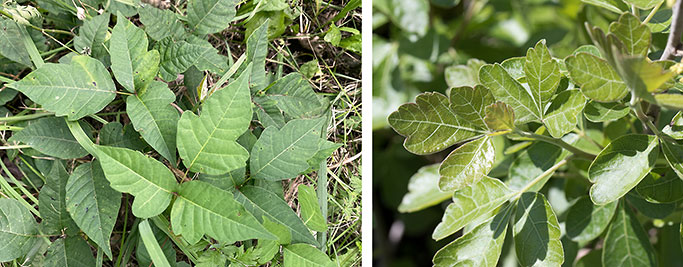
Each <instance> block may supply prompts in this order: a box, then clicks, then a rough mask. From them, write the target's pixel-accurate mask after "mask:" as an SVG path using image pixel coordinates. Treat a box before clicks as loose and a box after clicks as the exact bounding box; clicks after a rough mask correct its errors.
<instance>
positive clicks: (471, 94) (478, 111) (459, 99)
mask: <svg viewBox="0 0 683 267" xmlns="http://www.w3.org/2000/svg"><path fill="white" fill-rule="evenodd" d="M493 102H495V99H494V98H493V95H492V94H491V91H489V90H488V89H487V88H486V87H484V86H481V85H477V86H475V87H474V88H472V87H457V88H453V89H451V93H450V103H451V104H450V108H451V110H453V111H454V112H455V114H457V116H458V117H460V118H463V119H465V120H466V121H469V122H470V123H471V124H472V125H473V126H474V127H476V128H477V130H482V131H485V130H486V121H485V119H484V117H486V114H487V113H486V107H487V106H489V105H491V104H493Z"/></svg>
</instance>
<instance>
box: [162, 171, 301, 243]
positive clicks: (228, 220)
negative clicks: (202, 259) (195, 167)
mask: <svg viewBox="0 0 683 267" xmlns="http://www.w3.org/2000/svg"><path fill="white" fill-rule="evenodd" d="M290 210H291V209H290ZM257 216H260V215H258V214H257ZM171 226H172V227H173V232H174V233H175V234H178V235H182V236H183V238H184V239H185V240H187V241H188V242H189V243H190V244H195V243H197V242H198V241H199V240H200V239H201V237H202V235H204V234H206V235H208V236H210V237H211V238H214V239H216V240H218V241H220V242H223V243H234V242H235V241H242V240H247V239H260V238H263V239H269V240H276V238H277V237H275V236H274V235H273V234H271V233H270V232H268V230H266V229H265V228H263V226H261V224H260V223H259V222H258V221H257V220H256V218H254V215H252V213H250V212H248V211H247V210H246V209H245V208H244V207H243V206H242V205H240V203H239V202H237V201H235V199H234V198H233V195H232V193H230V192H228V191H224V190H221V189H219V188H218V187H215V186H212V185H210V184H207V183H204V182H202V181H190V182H186V183H183V184H181V185H180V190H179V191H178V198H177V199H176V200H175V202H174V203H173V209H172V210H171Z"/></svg>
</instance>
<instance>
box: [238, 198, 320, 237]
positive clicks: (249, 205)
mask: <svg viewBox="0 0 683 267" xmlns="http://www.w3.org/2000/svg"><path fill="white" fill-rule="evenodd" d="M235 199H237V201H239V202H240V203H242V205H244V208H245V209H247V210H248V211H249V212H251V213H252V214H254V216H256V218H263V217H267V218H268V219H270V220H272V221H274V222H276V223H279V224H281V225H284V226H285V227H287V229H289V231H290V232H291V233H292V242H293V243H308V244H311V245H314V246H318V245H319V244H318V241H316V240H315V238H313V236H312V235H311V232H309V230H308V228H306V225H304V222H303V221H302V220H301V219H300V218H299V216H297V215H296V213H294V211H293V210H292V208H290V207H289V205H287V202H285V200H284V199H282V197H280V196H278V195H277V194H275V193H273V192H272V191H270V190H268V189H265V188H263V187H260V186H252V185H246V186H243V187H242V188H240V191H239V193H237V194H236V195H235Z"/></svg>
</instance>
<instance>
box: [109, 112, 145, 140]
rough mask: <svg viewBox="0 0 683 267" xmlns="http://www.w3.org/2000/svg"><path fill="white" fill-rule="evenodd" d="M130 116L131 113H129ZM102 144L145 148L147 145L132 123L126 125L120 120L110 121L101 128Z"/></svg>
mask: <svg viewBox="0 0 683 267" xmlns="http://www.w3.org/2000/svg"><path fill="white" fill-rule="evenodd" d="M129 116H130V114H129ZM99 139H100V145H103V146H115V147H125V148H129V149H144V148H145V147H147V144H145V142H144V141H142V138H140V135H139V134H138V133H137V132H136V131H135V129H133V125H132V124H126V126H125V127H124V126H123V125H121V123H119V122H110V123H107V124H105V125H104V126H102V129H100V135H99Z"/></svg>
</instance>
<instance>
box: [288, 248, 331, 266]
mask: <svg viewBox="0 0 683 267" xmlns="http://www.w3.org/2000/svg"><path fill="white" fill-rule="evenodd" d="M282 250H283V253H282V254H283V257H284V260H283V264H282V266H283V267H318V266H330V265H332V261H331V260H330V258H329V257H327V255H325V253H323V252H322V251H320V250H319V249H317V248H315V247H313V246H311V245H308V244H292V245H287V246H284V247H283V249H282Z"/></svg>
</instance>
